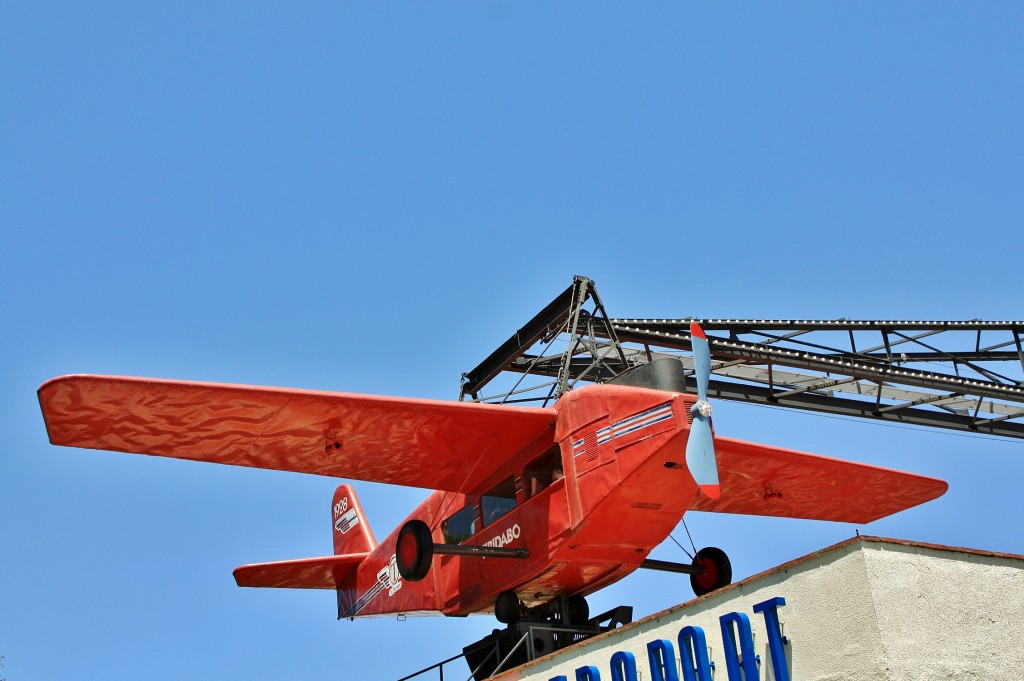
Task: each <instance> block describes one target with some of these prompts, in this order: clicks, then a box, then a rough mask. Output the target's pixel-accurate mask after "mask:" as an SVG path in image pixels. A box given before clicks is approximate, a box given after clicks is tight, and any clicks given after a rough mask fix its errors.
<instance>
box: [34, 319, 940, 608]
mask: <svg viewBox="0 0 1024 681" xmlns="http://www.w3.org/2000/svg"><path fill="white" fill-rule="evenodd" d="M698 334H699V335H698ZM702 337H703V334H702V333H700V332H699V327H697V328H696V329H694V341H695V343H694V349H695V359H696V360H697V361H696V366H697V373H698V386H699V390H698V395H697V396H694V395H690V394H687V393H680V392H664V391H660V390H652V389H649V388H638V387H628V386H624V385H610V384H606V385H594V386H590V387H585V388H580V389H577V390H573V391H571V392H569V393H567V394H565V395H564V396H563V397H562V398H561V399H560V400H559V401H558V402H556V403H555V404H554V406H552V407H549V408H533V407H514V406H503V405H492V404H477V403H465V402H443V401H434V400H421V399H404V398H394V397H375V396H368V395H355V394H346V393H332V392H318V391H305V390H293V389H285V388H263V387H253V386H242V385H226V384H215V383H197V382H183V381H169V380H158V379H147V378H122V377H107V376H86V375H77V376H64V377H60V378H56V379H53V380H51V381H48V382H47V383H45V384H43V385H42V386H41V387H40V389H39V401H40V405H41V407H42V411H43V416H44V419H45V421H46V427H47V431H48V433H49V437H50V441H51V442H52V443H53V444H56V445H64V446H71V447H83V448H90V449H106V450H114V451H121V452H135V453H143V454H150V455H156V456H168V457H175V458H180V459H193V460H199V461H210V462H214V463H222V464H232V465H238V466H253V467H257V468H267V469H274V470H284V471H295V472H300V473H312V474H316V475H326V476H331V477H336V478H345V479H355V480H367V481H373V482H382V483H389V484H394V485H405V486H410V487H423V488H433V489H436V490H437V491H435V492H433V493H432V494H431V495H430V496H429V497H428V498H427V499H426V501H424V502H423V503H422V504H420V505H419V507H417V508H416V509H415V510H414V511H413V512H412V513H411V514H410V515H409V517H408V519H407V521H406V522H405V523H404V524H403V525H402V526H401V527H400V528H399V529H397V530H396V531H394V532H392V533H391V534H390V535H388V536H387V537H386V538H385V539H384V540H383V541H382V542H381V543H380V544H378V543H377V541H376V539H375V538H374V535H373V533H372V532H371V530H370V526H369V524H368V523H367V520H366V516H365V514H364V513H363V509H362V507H361V506H360V504H359V501H358V499H357V498H356V495H355V493H354V492H353V490H352V488H351V487H349V485H347V484H342V485H341V486H340V487H338V488H337V491H336V492H335V493H334V498H333V499H332V502H331V513H332V524H333V536H334V554H335V555H333V556H326V557H320V558H306V559H300V560H289V561H283V562H275V563H263V564H257V565H243V566H242V567H239V568H237V569H236V570H235V572H234V575H235V580H236V581H237V583H238V584H239V586H253V587H284V588H300V589H333V590H336V591H337V597H338V616H339V618H343V617H346V618H354V617H365V616H372V615H383V614H388V613H404V614H414V613H417V614H419V613H435V614H436V613H442V614H444V615H453V616H463V615H468V614H473V613H490V612H493V613H494V614H495V616H496V617H497V618H498V620H499V621H501V622H503V623H514V622H516V621H519V620H520V618H524V617H528V618H534V619H537V618H545V617H546V618H551V617H554V618H557V619H561V620H562V621H563V622H566V623H582V622H585V621H586V620H587V618H588V612H587V606H586V600H585V599H584V597H585V596H586V595H588V594H590V593H593V592H594V591H597V590H598V589H600V588H602V587H605V586H607V585H609V584H611V583H613V582H615V581H617V580H619V579H622V578H623V577H625V576H626V575H628V574H630V573H631V572H633V571H634V570H636V569H638V568H641V567H644V568H653V569H662V570H671V571H676V572H684V573H689V574H690V580H691V584H692V586H693V588H694V591H695V592H696V593H697V594H698V595H700V594H703V593H706V592H708V591H711V590H714V589H716V588H720V587H721V586H724V585H726V584H728V583H729V582H730V581H731V567H730V565H729V561H728V558H727V557H726V556H725V554H724V553H723V552H722V551H721V550H719V549H715V548H713V547H709V548H706V549H703V550H702V551H699V552H698V553H697V555H696V557H695V558H694V560H693V563H692V564H676V563H666V562H663V561H654V560H650V559H648V558H647V556H648V554H649V553H650V552H651V551H652V550H653V549H654V548H655V547H656V546H657V545H658V544H660V543H661V542H662V541H663V540H664V539H666V538H667V537H668V535H669V533H670V532H671V531H672V530H673V529H674V528H675V527H676V525H677V524H678V523H679V521H680V519H681V518H682V516H683V514H684V513H686V511H688V510H698V511H714V512H719V513H739V514H750V515H765V516H785V517H792V518H809V519H818V520H832V521H845V522H854V523H867V522H870V521H872V520H875V519H878V518H881V517H884V516H887V515H890V514H893V513H896V512H898V511H901V510H903V509H906V508H910V507H912V506H915V505H917V504H920V503H923V502H925V501H929V500H931V499H934V498H936V497H938V496H940V495H942V494H943V493H944V492H945V491H946V489H947V485H946V483H945V482H943V481H941V480H936V479H933V478H928V477H923V476H919V475H913V474H909V473H902V472H897V471H892V470H888V469H884V468H878V467H875V466H869V465H864V464H858V463H853V462H849V461H842V460H837V459H831V458H826V457H821V456H816V455H811V454H804V453H800V452H796V451H791V450H787V449H780V448H777V447H770V446H767V445H762V444H756V443H751V442H743V441H740V440H734V439H730V438H725V437H719V436H715V435H714V434H713V431H712V429H711V423H710V408H709V406H708V405H707V403H706V386H707V374H708V372H709V369H708V366H709V364H710V359H709V358H707V357H706V356H705V355H706V342H705V343H704V344H703V345H704V348H703V349H701V348H700V347H699V343H698V341H699V339H701V338H702ZM702 353H703V354H702ZM705 360H706V361H705ZM702 365H708V366H704V367H703V368H702Z"/></svg>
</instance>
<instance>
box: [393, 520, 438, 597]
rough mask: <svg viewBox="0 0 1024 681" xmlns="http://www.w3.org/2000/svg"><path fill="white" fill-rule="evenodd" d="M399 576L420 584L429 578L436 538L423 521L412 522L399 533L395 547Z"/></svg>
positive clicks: (403, 526)
mask: <svg viewBox="0 0 1024 681" xmlns="http://www.w3.org/2000/svg"><path fill="white" fill-rule="evenodd" d="M395 559H396V562H397V563H398V574H400V575H402V579H407V580H409V581H410V582H418V581H420V580H421V579H423V578H424V577H426V576H427V572H428V571H429V570H430V561H432V560H433V559H434V538H433V537H431V536H430V528H429V527H427V524H426V523H425V522H423V521H422V520H410V521H409V522H407V523H406V524H405V525H402V529H401V530H399V532H398V543H397V546H396V547H395Z"/></svg>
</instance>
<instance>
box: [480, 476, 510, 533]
mask: <svg viewBox="0 0 1024 681" xmlns="http://www.w3.org/2000/svg"><path fill="white" fill-rule="evenodd" d="M480 501H481V503H480V505H481V507H482V508H483V512H484V527H486V526H487V525H490V524H491V523H493V522H494V521H495V520H497V519H498V518H500V517H501V516H503V515H505V514H506V513H508V512H509V511H511V510H512V509H513V508H515V507H516V482H515V478H513V477H512V476H509V477H507V478H505V479H504V480H502V481H501V482H500V483H499V484H498V485H496V486H495V487H493V488H492V489H490V490H488V491H487V493H486V494H484V496H483V498H481V500H480Z"/></svg>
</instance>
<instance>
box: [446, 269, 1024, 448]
mask: <svg viewBox="0 0 1024 681" xmlns="http://www.w3.org/2000/svg"><path fill="white" fill-rule="evenodd" d="M691 321H697V322H699V323H700V324H701V326H702V327H703V328H704V331H705V333H706V334H707V337H708V342H709V344H710V347H711V355H712V358H713V362H712V380H711V385H710V387H709V395H710V396H711V397H717V398H721V399H728V400H737V401H741V402H753V403H757V404H765V405H773V406H779V407H788V408H793V409H804V410H811V411H816V412H825V413H830V414H837V415H842V416H858V417H863V418H870V419H876V420H882V421H887V422H891V423H902V424H908V425H915V426H930V427H937V428H949V429H953V430H961V431H968V432H974V433H984V434H988V435H996V436H1001V437H1013V438H1024V348H1022V343H1024V341H1022V338H1024V321H1004V322H994V321H980V320H970V321H854V320H846V319H835V320H765V319H689V318H687V319H627V318H611V317H608V315H607V313H606V312H605V308H604V305H603V304H602V303H601V299H600V298H599V297H598V295H597V289H596V287H595V286H594V283H593V282H592V281H591V280H589V279H587V278H586V277H581V276H577V277H575V279H574V280H573V283H572V285H571V286H570V287H569V288H567V289H566V290H565V291H564V292H562V293H561V294H560V295H559V296H558V297H556V298H555V299H554V300H553V301H552V302H551V303H550V304H549V305H548V306H546V307H545V308H544V309H543V310H541V312H540V313H538V314H537V315H536V316H535V317H534V318H533V319H531V320H530V321H529V322H527V324H526V325H525V326H523V327H522V328H521V329H519V330H518V331H517V332H516V333H515V334H513V336H512V337H511V338H509V339H508V340H507V341H506V342H505V343H503V344H502V345H501V346H500V347H499V348H498V349H497V350H495V351H494V352H493V353H491V354H490V355H489V356H488V357H487V358H486V359H485V360H484V361H483V362H481V363H480V364H479V365H478V366H477V367H476V368H475V369H473V370H472V371H469V372H467V373H465V374H463V376H462V388H461V391H460V397H459V399H461V400H473V401H479V402H495V403H511V402H518V403H523V402H536V403H541V404H548V403H549V402H551V401H553V400H556V399H558V397H559V396H561V395H562V394H563V393H564V392H566V391H567V390H571V389H572V388H573V387H575V386H576V385H577V384H579V383H580V382H581V381H582V382H593V383H606V382H621V383H627V384H632V385H644V384H652V383H651V381H652V380H653V381H654V383H653V385H656V386H657V387H667V388H669V389H675V390H687V391H689V392H695V391H696V383H695V381H694V379H693V376H692V373H693V362H692V359H691V357H690V356H689V355H687V354H685V353H688V352H689V351H690V349H691V348H690V331H689V325H690V322H691ZM666 361H671V362H677V363H678V364H666ZM658 365H660V366H662V368H661V369H660V370H659V371H652V368H653V367H655V366H658ZM664 366H669V367H672V369H670V373H675V374H676V375H675V376H674V377H670V378H669V379H668V381H667V382H666V381H665V380H664V378H657V379H652V378H650V377H651V376H655V375H659V376H662V377H663V376H664V371H665V370H664V368H663V367H664ZM637 376H644V377H643V378H639V379H637V378H635V377H637ZM485 388H486V389H488V390H491V391H493V394H491V395H487V394H485Z"/></svg>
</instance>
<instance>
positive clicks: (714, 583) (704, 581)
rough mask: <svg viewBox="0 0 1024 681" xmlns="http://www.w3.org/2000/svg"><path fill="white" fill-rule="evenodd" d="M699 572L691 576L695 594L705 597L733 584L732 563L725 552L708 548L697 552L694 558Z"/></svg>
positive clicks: (694, 563)
mask: <svg viewBox="0 0 1024 681" xmlns="http://www.w3.org/2000/svg"><path fill="white" fill-rule="evenodd" d="M693 567H695V568H697V571H696V572H694V573H692V574H691V575H690V586H691V587H693V593H695V594H697V595H698V596H703V595H704V594H706V593H710V592H712V591H714V590H716V589H721V588H722V587H723V586H728V585H729V584H730V583H732V563H730V562H729V556H727V555H725V551H723V550H722V549H719V548H715V547H714V546H708V547H706V548H703V549H701V550H700V551H698V552H697V555H696V556H694V558H693Z"/></svg>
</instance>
